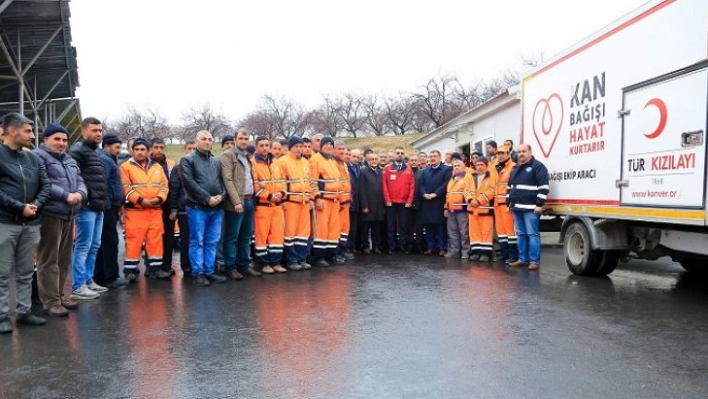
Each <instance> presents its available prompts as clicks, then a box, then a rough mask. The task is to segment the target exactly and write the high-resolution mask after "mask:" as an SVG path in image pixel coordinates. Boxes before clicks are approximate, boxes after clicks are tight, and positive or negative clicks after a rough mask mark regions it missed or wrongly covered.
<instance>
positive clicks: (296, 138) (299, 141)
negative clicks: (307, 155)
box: [288, 136, 303, 149]
mask: <svg viewBox="0 0 708 399" xmlns="http://www.w3.org/2000/svg"><path fill="white" fill-rule="evenodd" d="M302 143H303V141H302V137H300V136H292V137H290V139H289V140H288V149H291V148H293V147H294V146H296V145H297V144H302Z"/></svg>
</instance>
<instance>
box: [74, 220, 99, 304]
mask: <svg viewBox="0 0 708 399" xmlns="http://www.w3.org/2000/svg"><path fill="white" fill-rule="evenodd" d="M101 234H103V212H96V211H92V210H88V209H82V210H81V211H80V212H79V215H78V216H77V217H76V241H74V255H73V257H72V259H71V264H72V265H73V269H74V270H73V272H74V277H73V278H72V280H73V281H72V283H71V289H72V290H75V289H78V288H79V287H81V286H82V285H85V284H91V282H92V281H93V272H94V270H95V269H96V255H97V254H98V248H100V247H101Z"/></svg>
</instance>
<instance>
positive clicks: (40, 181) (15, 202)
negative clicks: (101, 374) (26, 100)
mask: <svg viewBox="0 0 708 399" xmlns="http://www.w3.org/2000/svg"><path fill="white" fill-rule="evenodd" d="M3 127H4V128H5V134H4V136H3V143H2V144H0V254H1V256H0V333H9V332H11V331H12V324H10V319H9V315H10V287H9V280H10V276H12V275H13V274H14V275H15V293H16V296H17V304H16V308H15V309H16V313H17V318H16V322H17V324H26V325H34V326H38V325H42V324H44V323H45V322H46V320H44V319H43V318H41V317H37V316H35V315H33V314H32V313H31V312H30V310H31V307H32V274H34V262H33V259H32V257H33V256H34V254H35V252H36V251H37V245H38V244H39V239H40V228H41V226H40V223H41V219H40V209H41V208H42V207H43V206H44V204H45V203H46V202H47V200H48V199H49V193H50V190H51V184H50V182H49V178H47V172H46V170H45V169H44V165H42V163H41V162H39V159H38V158H37V156H36V155H35V154H32V153H29V152H26V151H23V148H31V147H32V142H33V141H34V132H33V130H32V121H30V120H29V119H27V118H25V117H24V116H22V115H20V114H16V113H10V114H7V115H5V117H4V121H3ZM18 166H19V167H18ZM13 271H14V273H13Z"/></svg>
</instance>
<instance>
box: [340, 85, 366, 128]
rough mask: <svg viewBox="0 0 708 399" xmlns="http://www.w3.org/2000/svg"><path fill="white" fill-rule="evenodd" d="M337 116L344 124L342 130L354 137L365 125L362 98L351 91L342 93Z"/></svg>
mask: <svg viewBox="0 0 708 399" xmlns="http://www.w3.org/2000/svg"><path fill="white" fill-rule="evenodd" d="M339 102H340V104H341V106H340V108H339V117H340V118H341V120H342V124H343V125H344V131H346V132H347V133H349V135H351V136H352V137H354V138H356V137H357V136H358V134H360V133H361V132H362V131H363V129H364V126H365V125H366V117H365V115H366V112H365V108H364V99H363V97H361V96H358V95H356V94H353V93H344V94H343V95H342V96H341V97H340V101H339Z"/></svg>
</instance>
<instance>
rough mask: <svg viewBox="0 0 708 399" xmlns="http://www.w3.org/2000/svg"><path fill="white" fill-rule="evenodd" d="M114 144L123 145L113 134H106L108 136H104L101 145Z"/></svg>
mask: <svg viewBox="0 0 708 399" xmlns="http://www.w3.org/2000/svg"><path fill="white" fill-rule="evenodd" d="M116 143H121V144H123V142H122V141H121V139H120V138H119V137H118V136H116V135H115V134H113V133H108V134H106V135H105V136H103V145H113V144H116Z"/></svg>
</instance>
